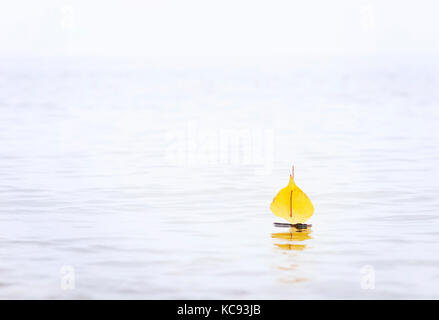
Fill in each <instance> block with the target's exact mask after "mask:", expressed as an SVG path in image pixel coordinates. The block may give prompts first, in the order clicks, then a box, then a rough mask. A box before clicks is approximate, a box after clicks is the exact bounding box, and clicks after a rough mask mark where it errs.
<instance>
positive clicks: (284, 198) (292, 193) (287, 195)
mask: <svg viewBox="0 0 439 320" xmlns="http://www.w3.org/2000/svg"><path fill="white" fill-rule="evenodd" d="M270 209H271V211H273V213H274V214H275V215H277V216H278V217H281V218H284V219H286V220H288V221H289V222H291V223H293V224H296V223H305V221H306V220H308V219H309V218H310V217H311V216H312V214H313V213H314V207H313V205H312V203H311V200H309V198H308V196H307V195H306V194H305V193H304V192H303V191H302V190H300V189H299V187H298V186H296V183H295V182H294V167H293V172H292V174H291V175H290V182H289V183H288V185H287V186H286V187H285V188H283V189H282V190H281V191H279V193H278V194H277V195H276V197H274V199H273V202H272V203H271V206H270Z"/></svg>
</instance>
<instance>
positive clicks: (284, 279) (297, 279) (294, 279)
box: [279, 278, 308, 283]
mask: <svg viewBox="0 0 439 320" xmlns="http://www.w3.org/2000/svg"><path fill="white" fill-rule="evenodd" d="M279 280H280V281H281V282H284V283H300V282H305V281H308V279H307V278H291V279H288V278H282V279H279Z"/></svg>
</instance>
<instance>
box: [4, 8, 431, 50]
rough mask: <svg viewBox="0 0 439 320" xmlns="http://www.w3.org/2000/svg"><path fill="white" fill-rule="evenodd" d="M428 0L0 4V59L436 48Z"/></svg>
mask: <svg viewBox="0 0 439 320" xmlns="http://www.w3.org/2000/svg"><path fill="white" fill-rule="evenodd" d="M438 9H439V5H438V4H437V2H435V1H426V0H420V1H419V0H417V1H355V0H354V1H352V0H351V1H348V0H346V1H340V0H339V1H316V0H311V1H291V0H289V1H280V0H271V1H258V0H252V1H247V0H245V1H243V0H221V1H209V0H185V1H178V0H160V1H149V0H146V1H145V0H144V1H140V0H139V1H135V0H124V1H122V0H117V1H116V0H113V1H93V0H89V1H85V0H75V1H70V2H68V1H62V0H61V1H56V0H39V1H31V0H29V1H25V0H18V1H9V2H6V1H4V2H3V3H2V4H1V5H0V55H1V56H15V55H18V56H146V57H157V56H278V55H279V56H285V55H307V54H316V55H326V54H340V55H349V54H374V53H377V54H381V53H383V54H385V53H395V52H396V53H430V54H431V53H436V52H438V51H439V50H438V49H439V40H438V39H439V19H437V13H438Z"/></svg>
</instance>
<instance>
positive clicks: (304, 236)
mask: <svg viewBox="0 0 439 320" xmlns="http://www.w3.org/2000/svg"><path fill="white" fill-rule="evenodd" d="M291 229H293V228H291ZM310 232H311V230H309V229H308V230H303V231H291V232H280V233H272V234H271V237H272V238H276V239H283V240H289V241H304V240H308V239H311V236H310V235H309V233H310Z"/></svg>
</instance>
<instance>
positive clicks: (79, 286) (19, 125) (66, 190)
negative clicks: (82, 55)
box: [0, 58, 439, 299]
mask: <svg viewBox="0 0 439 320" xmlns="http://www.w3.org/2000/svg"><path fill="white" fill-rule="evenodd" d="M212 65H214V66H215V67H212ZM438 71H439V67H438V64H437V63H436V62H435V60H428V59H415V58H407V59H405V60H404V59H402V60H401V61H395V60H394V59H387V60H386V59H375V60H371V59H357V60H328V61H320V62H318V63H310V62H303V63H298V62H297V63H293V62H291V61H289V62H285V63H277V64H276V65H274V64H273V65H272V66H271V65H270V64H269V63H265V62H264V63H262V62H261V63H259V62H258V61H256V62H255V63H253V64H252V63H247V64H244V65H241V64H239V63H236V64H233V63H224V64H215V63H213V64H211V65H206V66H200V65H196V64H194V65H192V66H185V67H183V66H180V65H179V64H178V63H177V64H175V65H174V66H171V65H167V64H157V63H153V62H148V63H147V62H132V61H129V60H126V61H122V60H117V61H97V60H95V61H88V60H87V61H82V60H75V61H72V60H62V61H61V60H57V61H51V60H47V59H46V60H19V59H17V60H12V61H11V60H2V61H1V63H0V177H1V180H0V298H19V299H21V298H56V299H73V298H79V299H95V298H134V299H141V298H146V299H166V298H171V299H173V298H187V299H192V298H205V299H221V298H230V299H234V298H238V299H247V298H256V299H308V298H312V299H314V298H315V299H321V298H335V299H338V298H359V299H363V298H364V299H371V298H378V299H382V298H395V299H400V298H439V294H438V288H439V255H438V252H439V251H438V249H439V215H438V214H439V212H438V206H439V197H438V187H439V183H438V179H439V169H438V160H439V136H438V129H437V125H438V123H439V91H438V90H437V88H438V87H439V78H438V77H439V73H438ZM233 136H235V137H236V136H238V138H237V140H233V138H232V137H233ZM224 141H226V144H227V143H230V145H233V143H237V144H235V146H236V148H235V149H233V148H232V147H231V148H230V149H227V148H226V149H224V148H223V147H222V146H224V145H223V143H224ZM293 162H294V164H295V168H296V170H295V175H296V183H297V184H298V185H299V186H300V187H301V188H302V189H303V190H304V191H305V192H306V193H307V194H308V196H309V197H310V198H311V200H312V201H313V203H314V206H315V214H314V216H313V217H312V218H311V219H310V221H309V222H310V223H312V224H313V227H312V229H311V231H303V232H297V231H295V230H290V229H282V228H275V227H273V222H275V221H278V222H281V221H280V220H279V219H278V218H276V217H275V216H274V215H273V214H272V213H271V212H270V210H269V205H270V203H271V201H272V199H273V197H274V196H275V195H276V193H277V192H278V191H279V190H280V189H281V188H283V187H284V186H286V184H287V183H288V175H289V169H290V166H291V164H292V163H293ZM63 268H64V269H63ZM65 268H67V269H68V270H70V271H71V270H74V285H75V288H74V289H72V290H63V287H62V283H63V281H65V279H66V278H65V276H66V274H64V273H63V270H64V271H65ZM70 275H71V274H70ZM63 277H64V278H63ZM63 279H64V280H63ZM371 279H372V280H374V281H372V280H371ZM365 281H366V282H367V283H366V287H365ZM370 281H372V282H373V284H374V288H373V289H371V288H370V286H369V287H368V286H367V284H369V285H370V283H372V282H370ZM367 288H370V289H367Z"/></svg>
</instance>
